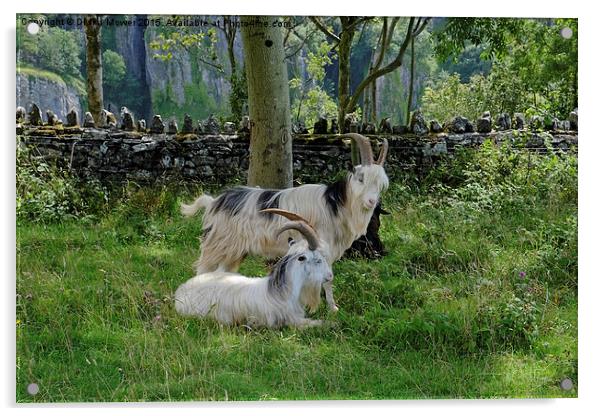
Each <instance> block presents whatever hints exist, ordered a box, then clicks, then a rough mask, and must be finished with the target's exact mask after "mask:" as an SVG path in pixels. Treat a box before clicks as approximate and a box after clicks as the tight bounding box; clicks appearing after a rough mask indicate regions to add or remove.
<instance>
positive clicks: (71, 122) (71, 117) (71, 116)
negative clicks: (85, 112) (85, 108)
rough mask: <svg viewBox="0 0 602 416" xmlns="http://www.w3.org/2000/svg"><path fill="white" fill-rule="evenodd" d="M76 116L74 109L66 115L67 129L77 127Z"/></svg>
mask: <svg viewBox="0 0 602 416" xmlns="http://www.w3.org/2000/svg"><path fill="white" fill-rule="evenodd" d="M78 118H79V117H78V114H77V110H76V109H75V108H72V109H71V110H70V111H69V112H68V113H67V127H75V126H77V125H79V120H78Z"/></svg>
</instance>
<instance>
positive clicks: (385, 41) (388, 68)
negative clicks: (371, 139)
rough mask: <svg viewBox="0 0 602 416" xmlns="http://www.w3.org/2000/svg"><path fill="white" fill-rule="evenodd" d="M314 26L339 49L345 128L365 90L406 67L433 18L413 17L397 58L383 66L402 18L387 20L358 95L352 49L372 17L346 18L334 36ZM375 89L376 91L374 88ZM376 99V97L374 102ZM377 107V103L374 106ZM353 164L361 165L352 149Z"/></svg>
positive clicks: (341, 118) (341, 113)
mask: <svg viewBox="0 0 602 416" xmlns="http://www.w3.org/2000/svg"><path fill="white" fill-rule="evenodd" d="M310 19H311V20H312V21H313V22H314V24H315V25H316V26H317V27H318V29H320V30H321V31H322V32H323V33H324V34H325V35H326V37H327V38H328V39H330V40H331V41H332V42H334V47H336V48H337V51H338V57H339V114H338V122H339V126H343V125H344V121H345V114H347V113H351V112H354V111H355V108H356V106H357V104H358V102H359V100H360V98H361V97H362V95H363V94H364V90H366V88H368V87H369V86H371V85H373V84H374V83H375V82H376V80H377V79H378V78H380V77H382V76H384V75H386V74H388V73H390V72H393V71H394V70H396V69H397V68H399V67H400V66H401V65H402V63H403V57H404V55H405V52H406V50H407V48H408V45H409V44H410V42H411V40H412V39H414V38H416V37H417V36H418V35H420V33H422V31H423V30H424V29H425V28H426V26H427V24H428V23H429V22H430V20H431V18H430V17H410V19H409V21H408V27H407V29H406V34H405V38H404V39H403V41H402V42H401V44H400V46H399V49H398V50H397V54H396V55H395V58H394V59H393V60H391V61H390V62H389V63H387V64H386V65H384V61H385V60H384V58H385V54H386V52H387V50H388V48H389V46H390V45H391V41H392V39H393V34H394V31H395V26H396V25H397V22H398V21H399V18H393V19H392V21H391V23H390V24H389V21H388V18H384V22H383V30H382V35H381V36H380V39H379V42H380V44H379V45H378V47H379V50H380V53H379V55H378V58H377V61H376V63H375V64H374V65H372V67H371V68H370V71H369V72H368V75H366V77H365V78H364V79H363V80H362V81H361V82H360V83H359V85H358V86H357V87H356V88H355V91H353V92H351V91H350V88H351V87H350V84H349V81H350V79H351V77H350V74H351V45H352V43H353V37H354V34H355V30H356V29H357V27H358V25H359V24H360V23H362V22H366V21H369V20H372V19H373V18H370V17H345V16H341V17H339V18H338V19H339V20H340V27H341V31H340V32H339V33H338V34H335V33H334V32H333V30H332V29H331V28H329V27H328V26H327V25H325V24H324V23H323V22H322V20H321V19H320V18H319V17H311V18H310ZM373 88H376V86H375V85H373ZM375 98H376V97H374V99H375ZM373 105H374V103H373ZM352 156H353V163H354V164H355V163H357V162H358V156H357V149H356V148H355V147H354V146H352Z"/></svg>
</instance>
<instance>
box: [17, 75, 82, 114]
mask: <svg viewBox="0 0 602 416" xmlns="http://www.w3.org/2000/svg"><path fill="white" fill-rule="evenodd" d="M33 103H36V104H37V105H38V106H39V107H40V109H41V110H42V112H45V111H46V110H52V111H53V112H54V113H55V114H56V115H57V116H58V117H59V118H60V119H62V120H63V121H65V119H66V115H67V113H68V112H69V110H71V109H72V108H75V110H77V112H78V113H79V114H80V115H81V114H82V100H81V98H80V96H79V95H78V93H77V92H76V90H75V89H74V88H72V87H70V86H68V85H66V84H65V83H64V82H61V81H60V80H54V79H50V78H48V77H45V76H43V75H41V74H40V75H36V74H30V73H18V74H17V105H18V106H22V107H24V108H25V109H27V110H28V111H29V108H30V107H31V105H32V104H33ZM44 116H45V114H44Z"/></svg>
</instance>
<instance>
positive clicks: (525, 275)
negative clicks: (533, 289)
mask: <svg viewBox="0 0 602 416" xmlns="http://www.w3.org/2000/svg"><path fill="white" fill-rule="evenodd" d="M518 277H520V278H521V279H524V278H525V277H527V273H525V272H519V273H518Z"/></svg>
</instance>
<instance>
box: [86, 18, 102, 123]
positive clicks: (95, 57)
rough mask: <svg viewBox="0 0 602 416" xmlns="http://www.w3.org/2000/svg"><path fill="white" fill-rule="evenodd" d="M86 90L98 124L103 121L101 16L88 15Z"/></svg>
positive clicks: (89, 107)
mask: <svg viewBox="0 0 602 416" xmlns="http://www.w3.org/2000/svg"><path fill="white" fill-rule="evenodd" d="M86 19H87V20H86V25H85V33H86V65H87V79H86V90H87V93H88V110H89V111H90V113H92V116H93V117H94V121H95V122H96V125H97V126H100V123H101V113H102V109H103V103H102V98H103V97H102V53H101V47H100V30H101V26H100V24H98V20H97V19H100V16H96V15H87V16H86Z"/></svg>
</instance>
